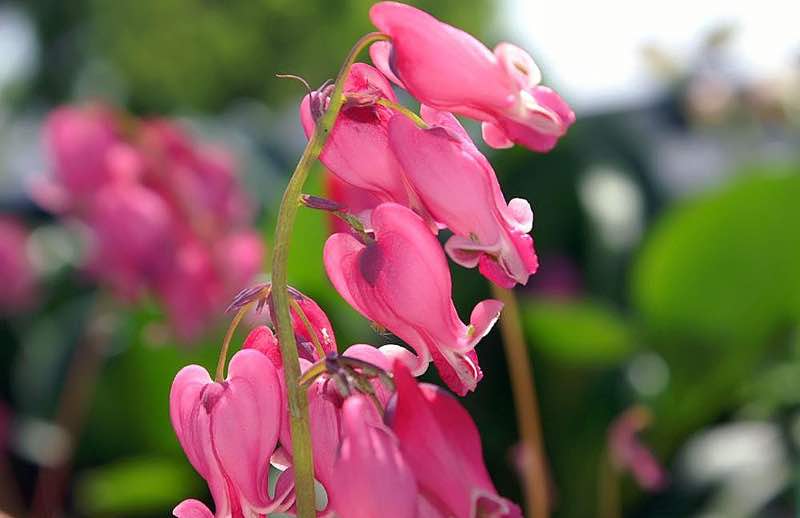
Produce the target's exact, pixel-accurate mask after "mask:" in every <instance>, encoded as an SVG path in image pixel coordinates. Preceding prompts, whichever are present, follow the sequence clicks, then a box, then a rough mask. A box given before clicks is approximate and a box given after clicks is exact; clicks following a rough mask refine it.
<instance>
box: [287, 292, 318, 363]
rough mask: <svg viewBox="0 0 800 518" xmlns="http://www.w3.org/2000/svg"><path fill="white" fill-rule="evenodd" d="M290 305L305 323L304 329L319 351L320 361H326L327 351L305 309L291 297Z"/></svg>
mask: <svg viewBox="0 0 800 518" xmlns="http://www.w3.org/2000/svg"><path fill="white" fill-rule="evenodd" d="M289 304H291V306H292V309H293V310H294V311H295V313H297V316H299V317H300V321H301V322H303V327H305V328H306V331H308V335H309V336H310V337H311V343H313V344H314V349H316V350H317V354H318V355H319V359H320V360H322V359H324V358H325V349H323V348H322V344H321V343H319V337H318V336H317V331H316V330H315V329H314V326H312V325H311V322H310V321H309V320H308V317H307V316H306V313H305V311H303V308H301V307H300V304H298V302H297V301H296V300H295V299H293V298H291V297H289Z"/></svg>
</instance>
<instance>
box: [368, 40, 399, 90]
mask: <svg viewBox="0 0 800 518" xmlns="http://www.w3.org/2000/svg"><path fill="white" fill-rule="evenodd" d="M369 57H370V59H372V63H373V64H374V65H375V68H377V69H378V70H380V71H381V73H382V74H383V75H385V76H386V77H387V78H389V80H390V81H391V82H393V83H394V84H396V85H398V86H400V87H403V88H405V85H404V84H403V82H402V81H401V80H400V78H399V77H397V76H396V75H395V73H394V70H392V62H391V58H392V44H391V43H390V42H388V41H378V42H375V43H373V44H372V45H371V46H370V47H369Z"/></svg>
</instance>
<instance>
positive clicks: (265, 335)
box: [242, 326, 283, 369]
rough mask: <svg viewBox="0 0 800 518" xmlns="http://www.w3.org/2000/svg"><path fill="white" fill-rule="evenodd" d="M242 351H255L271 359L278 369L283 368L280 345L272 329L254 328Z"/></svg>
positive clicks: (264, 327) (265, 327)
mask: <svg viewBox="0 0 800 518" xmlns="http://www.w3.org/2000/svg"><path fill="white" fill-rule="evenodd" d="M242 349H255V350H256V351H259V352H260V353H261V354H263V355H265V356H266V357H267V358H269V360H270V361H271V362H272V365H274V366H275V368H276V369H282V368H283V358H282V357H281V348H280V344H278V339H277V338H276V337H275V334H274V333H273V332H272V329H270V328H269V327H267V326H258V327H254V328H253V329H252V330H251V331H250V333H248V335H247V338H245V340H244V343H243V344H242Z"/></svg>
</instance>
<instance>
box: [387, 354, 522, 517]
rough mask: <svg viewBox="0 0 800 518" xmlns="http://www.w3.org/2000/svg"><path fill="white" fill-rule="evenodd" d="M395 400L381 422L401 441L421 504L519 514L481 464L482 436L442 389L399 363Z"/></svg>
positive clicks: (476, 513)
mask: <svg viewBox="0 0 800 518" xmlns="http://www.w3.org/2000/svg"><path fill="white" fill-rule="evenodd" d="M394 380H395V384H396V386H397V394H396V399H394V400H393V402H392V403H391V404H390V406H389V409H388V410H387V412H386V417H385V421H386V423H387V424H388V426H389V427H390V428H391V429H392V431H394V433H395V435H396V436H397V439H398V440H399V442H400V449H401V451H402V453H403V457H404V458H405V460H406V462H407V463H408V465H409V466H410V467H411V469H412V470H413V472H414V476H415V478H416V480H417V486H418V488H419V491H420V493H421V494H422V496H423V497H424V499H425V501H426V502H425V505H429V506H432V507H434V508H436V509H437V510H438V511H439V513H441V515H443V516H453V517H456V518H479V517H495V518H522V513H521V511H520V509H519V507H518V506H517V505H515V504H514V503H513V502H511V501H509V500H507V499H505V498H503V497H501V496H499V495H498V494H497V490H496V489H495V487H494V485H493V484H492V481H491V479H490V478H489V473H488V472H487V471H486V466H485V465H484V463H483V453H482V448H481V439H480V435H479V434H478V429H477V427H476V426H475V423H474V422H473V421H472V418H470V416H469V413H467V411H466V410H465V409H464V408H463V407H462V406H461V405H460V404H459V403H458V401H457V400H456V399H455V398H454V397H453V396H452V395H450V394H447V393H446V392H445V391H444V390H442V389H440V388H439V387H436V386H435V385H429V384H427V383H417V381H416V380H415V379H414V378H413V377H412V376H411V373H410V372H409V371H408V369H407V368H406V367H405V365H403V364H402V363H400V362H397V363H396V364H395V367H394Z"/></svg>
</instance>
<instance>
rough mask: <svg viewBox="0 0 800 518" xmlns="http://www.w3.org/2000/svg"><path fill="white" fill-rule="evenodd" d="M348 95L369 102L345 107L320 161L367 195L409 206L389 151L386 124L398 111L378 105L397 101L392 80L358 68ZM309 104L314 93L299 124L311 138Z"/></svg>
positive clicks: (352, 72)
mask: <svg viewBox="0 0 800 518" xmlns="http://www.w3.org/2000/svg"><path fill="white" fill-rule="evenodd" d="M344 93H345V95H351V96H352V95H358V96H364V97H365V98H366V100H365V102H363V103H353V104H349V105H348V104H346V105H345V106H344V107H343V108H342V110H341V112H339V116H338V117H337V119H336V122H335V123H334V125H333V129H332V130H331V133H330V135H329V136H328V138H327V141H326V142H325V148H324V149H323V150H322V153H321V154H320V161H321V162H322V163H323V164H324V165H325V167H327V168H328V170H329V171H330V172H331V173H333V174H335V175H336V176H337V177H338V178H339V179H340V180H342V181H343V182H345V183H347V184H349V185H351V186H353V187H357V188H359V189H364V190H366V191H368V192H369V193H371V194H372V195H373V196H375V197H376V198H377V199H378V200H380V201H394V202H397V203H400V204H402V205H407V206H408V205H410V202H411V200H410V199H409V197H410V192H409V190H408V188H407V186H406V185H405V184H404V182H403V171H402V169H401V168H400V164H398V163H397V160H396V159H395V157H394V155H393V154H392V152H391V150H390V149H389V141H388V138H387V135H386V125H387V123H388V122H389V119H390V118H391V117H392V115H393V114H394V113H395V112H394V110H392V109H390V108H387V107H385V106H381V105H378V104H375V101H377V100H378V99H379V98H385V99H389V100H390V101H392V102H396V101H397V98H396V97H395V95H394V92H393V91H392V87H391V85H390V84H389V81H387V80H386V78H385V77H383V76H382V75H381V73H380V72H378V71H377V70H376V69H374V68H373V67H371V66H369V65H367V64H365V63H356V64H354V65H353V67H352V68H351V69H350V75H349V76H347V80H346V81H345V85H344ZM321 95H324V94H321ZM311 104H312V103H311V95H310V94H309V95H306V96H305V97H304V98H303V101H302V103H301V104H300V119H301V121H302V123H303V128H304V129H305V132H306V136H309V137H310V136H311V134H312V133H313V132H314V127H315V125H316V120H315V117H314V114H313V113H312V106H311Z"/></svg>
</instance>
